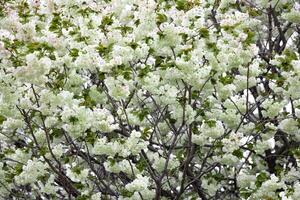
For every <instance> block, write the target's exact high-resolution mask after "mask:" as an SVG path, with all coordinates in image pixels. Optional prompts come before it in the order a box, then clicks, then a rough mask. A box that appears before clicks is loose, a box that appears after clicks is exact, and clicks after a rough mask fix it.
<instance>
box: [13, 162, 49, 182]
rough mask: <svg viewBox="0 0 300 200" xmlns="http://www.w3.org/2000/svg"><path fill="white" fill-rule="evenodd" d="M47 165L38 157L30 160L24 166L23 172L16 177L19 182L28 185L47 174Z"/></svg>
mask: <svg viewBox="0 0 300 200" xmlns="http://www.w3.org/2000/svg"><path fill="white" fill-rule="evenodd" d="M46 170H47V166H46V165H45V164H44V163H43V162H42V161H40V160H38V159H33V160H28V161H27V163H26V165H24V166H23V168H22V172H21V174H19V175H18V176H16V177H15V181H16V183H18V184H21V185H26V184H28V183H34V182H36V180H37V179H38V178H39V177H40V176H43V175H45V174H46Z"/></svg>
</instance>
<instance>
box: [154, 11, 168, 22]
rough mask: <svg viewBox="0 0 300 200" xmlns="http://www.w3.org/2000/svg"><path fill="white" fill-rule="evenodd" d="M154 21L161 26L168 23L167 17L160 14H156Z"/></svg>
mask: <svg viewBox="0 0 300 200" xmlns="http://www.w3.org/2000/svg"><path fill="white" fill-rule="evenodd" d="M156 19H157V23H158V24H162V23H164V22H166V21H168V17H167V16H166V15H165V14H162V13H157V17H156Z"/></svg>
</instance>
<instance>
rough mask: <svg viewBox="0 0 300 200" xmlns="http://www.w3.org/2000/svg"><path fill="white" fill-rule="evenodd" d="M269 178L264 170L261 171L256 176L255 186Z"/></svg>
mask: <svg viewBox="0 0 300 200" xmlns="http://www.w3.org/2000/svg"><path fill="white" fill-rule="evenodd" d="M268 179H269V176H268V174H267V173H266V172H261V173H260V174H259V175H258V176H257V177H256V181H255V185H256V187H260V186H261V185H262V183H263V182H265V181H266V180H268Z"/></svg>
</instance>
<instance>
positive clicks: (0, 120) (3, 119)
mask: <svg viewBox="0 0 300 200" xmlns="http://www.w3.org/2000/svg"><path fill="white" fill-rule="evenodd" d="M5 120H6V118H5V117H4V116H3V115H0V125H1V124H3V122H4V121H5Z"/></svg>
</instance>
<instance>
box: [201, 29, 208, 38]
mask: <svg viewBox="0 0 300 200" xmlns="http://www.w3.org/2000/svg"><path fill="white" fill-rule="evenodd" d="M199 34H200V37H203V38H209V30H208V29H207V28H200V30H199Z"/></svg>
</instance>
